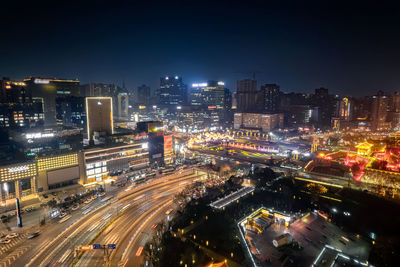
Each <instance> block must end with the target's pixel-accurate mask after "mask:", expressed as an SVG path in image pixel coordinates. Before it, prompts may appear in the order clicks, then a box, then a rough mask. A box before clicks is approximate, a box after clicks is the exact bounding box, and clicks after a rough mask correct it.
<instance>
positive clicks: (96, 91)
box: [80, 83, 118, 97]
mask: <svg viewBox="0 0 400 267" xmlns="http://www.w3.org/2000/svg"><path fill="white" fill-rule="evenodd" d="M80 91H81V94H82V95H83V96H103V97H104V96H111V97H114V96H116V95H117V93H118V86H117V85H115V84H108V83H88V84H83V85H81V86H80Z"/></svg>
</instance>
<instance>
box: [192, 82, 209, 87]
mask: <svg viewBox="0 0 400 267" xmlns="http://www.w3.org/2000/svg"><path fill="white" fill-rule="evenodd" d="M207 86H208V83H193V84H192V87H207Z"/></svg>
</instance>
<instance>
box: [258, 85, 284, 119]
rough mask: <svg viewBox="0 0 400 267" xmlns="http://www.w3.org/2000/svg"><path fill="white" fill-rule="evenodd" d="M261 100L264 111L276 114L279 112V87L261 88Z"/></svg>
mask: <svg viewBox="0 0 400 267" xmlns="http://www.w3.org/2000/svg"><path fill="white" fill-rule="evenodd" d="M260 92H261V98H262V101H260V102H262V103H263V105H264V111H267V112H277V111H278V110H279V93H280V91H279V85H277V84H264V85H262V86H261V91H260Z"/></svg>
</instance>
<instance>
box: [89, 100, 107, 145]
mask: <svg viewBox="0 0 400 267" xmlns="http://www.w3.org/2000/svg"><path fill="white" fill-rule="evenodd" d="M86 117H87V119H86V127H87V135H88V139H89V140H93V139H94V138H93V136H94V135H95V134H100V135H102V134H104V135H111V134H113V132H114V126H113V101H112V98H111V97H86Z"/></svg>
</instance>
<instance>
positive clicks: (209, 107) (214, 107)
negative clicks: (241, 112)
mask: <svg viewBox="0 0 400 267" xmlns="http://www.w3.org/2000/svg"><path fill="white" fill-rule="evenodd" d="M216 108H217V106H208V109H216Z"/></svg>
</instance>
